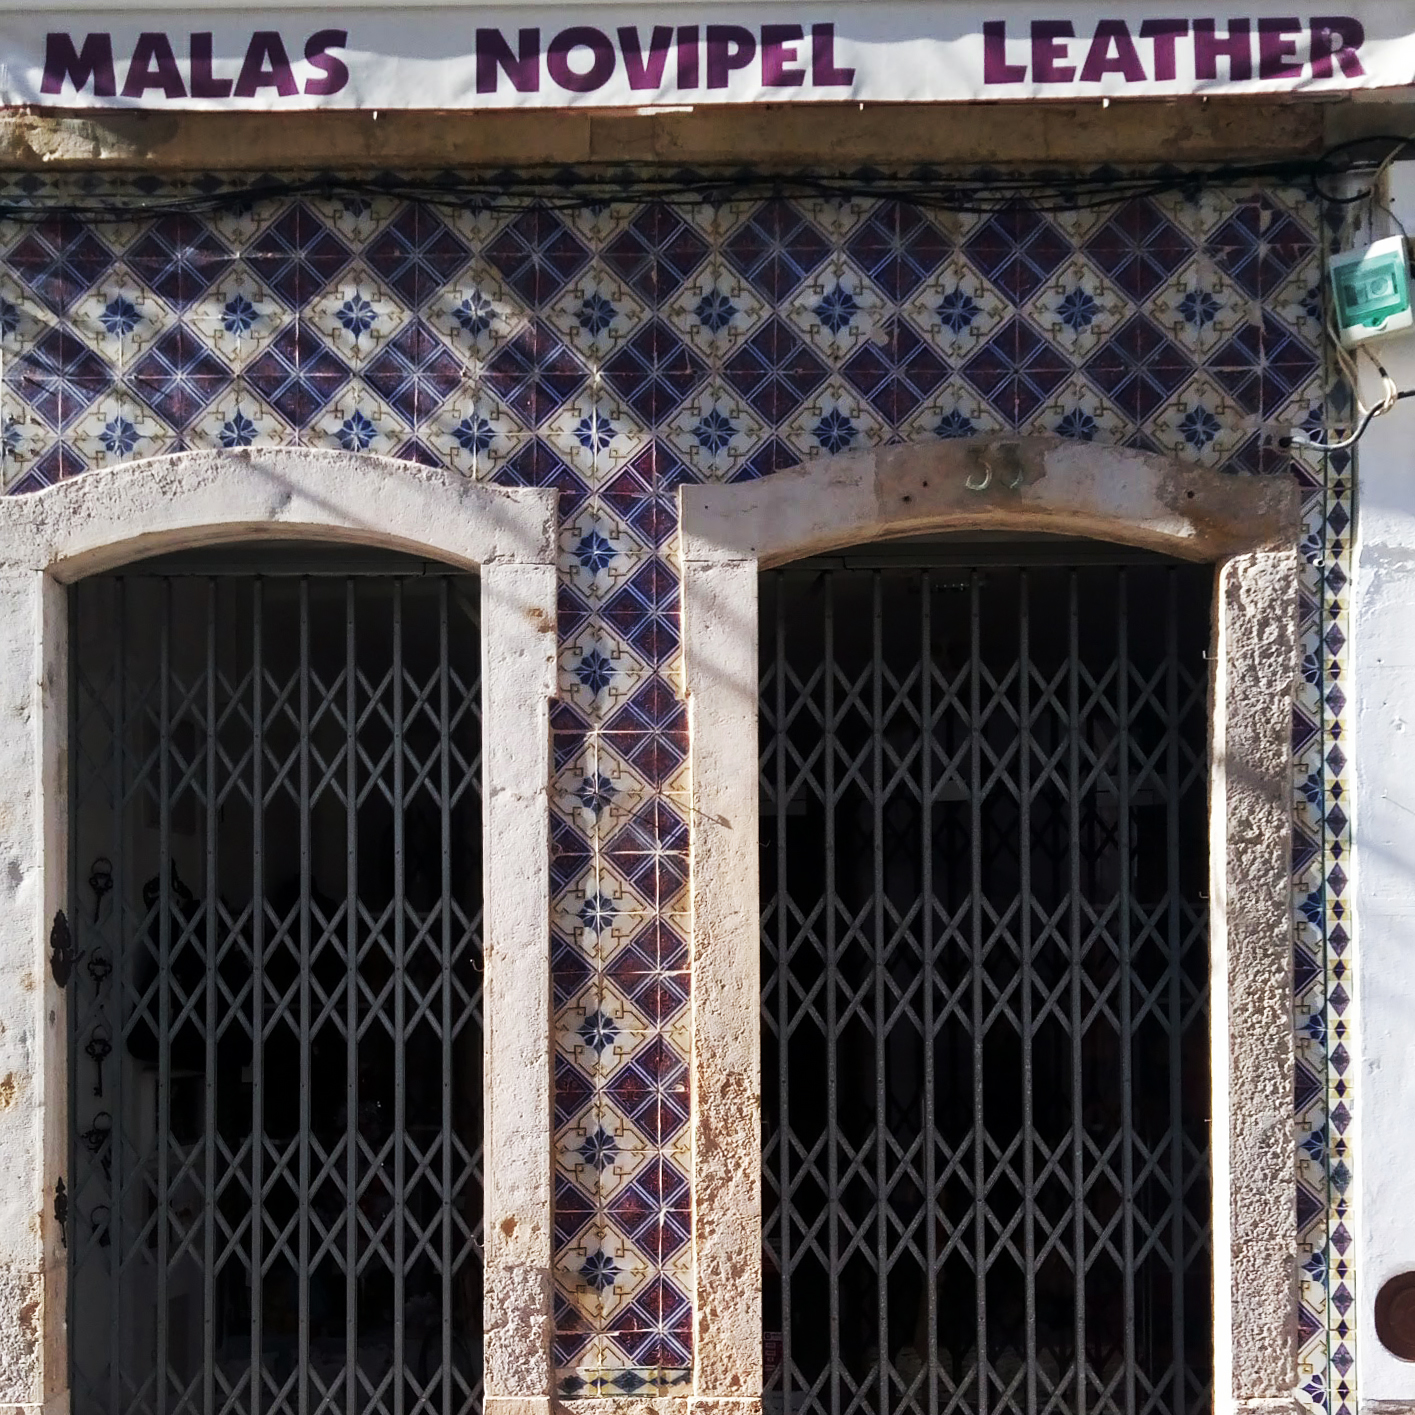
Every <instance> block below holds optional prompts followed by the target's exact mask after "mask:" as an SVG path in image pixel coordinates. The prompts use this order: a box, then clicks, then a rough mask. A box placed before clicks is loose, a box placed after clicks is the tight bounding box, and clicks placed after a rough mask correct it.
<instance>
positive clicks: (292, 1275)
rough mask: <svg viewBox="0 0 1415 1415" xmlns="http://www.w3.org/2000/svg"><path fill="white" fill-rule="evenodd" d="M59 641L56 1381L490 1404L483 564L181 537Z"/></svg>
mask: <svg viewBox="0 0 1415 1415" xmlns="http://www.w3.org/2000/svg"><path fill="white" fill-rule="evenodd" d="M70 637H71V652H72V663H71V685H72V686H71V693H72V697H71V711H72V720H71V728H70V743H71V748H72V750H71V760H72V770H71V792H72V809H71V832H72V834H71V861H72V878H71V883H70V891H69V896H70V911H69V912H70V914H71V916H72V917H73V920H74V927H75V933H76V938H75V947H76V949H77V951H78V953H79V957H80V963H79V966H78V967H77V969H76V970H75V973H74V977H73V980H72V981H71V983H70V985H69V988H68V996H69V1005H70V1009H71V1010H70V1016H69V1026H70V1032H69V1035H70V1039H71V1040H70V1047H69V1074H70V1107H71V1109H70V1117H71V1121H70V1125H71V1144H72V1154H71V1161H70V1171H69V1172H70V1174H71V1175H72V1176H73V1179H72V1197H71V1220H70V1238H69V1256H70V1264H71V1273H70V1325H69V1331H70V1367H71V1383H72V1387H71V1388H72V1395H73V1403H74V1408H75V1411H76V1412H77V1413H78V1415H98V1412H105V1415H111V1412H123V1415H129V1412H142V1413H143V1415H149V1413H150V1415H178V1412H182V1411H191V1412H193V1415H195V1412H203V1415H216V1412H223V1411H233V1412H234V1411H239V1412H247V1411H250V1412H256V1411H260V1412H277V1411H287V1412H290V1415H295V1412H299V1415H307V1412H313V1411H320V1410H328V1411H331V1412H348V1415H353V1412H373V1411H378V1412H388V1415H394V1412H397V1413H398V1415H402V1412H405V1411H407V1412H411V1411H414V1410H418V1409H427V1410H436V1411H438V1412H440V1415H460V1413H461V1412H466V1411H469V1410H473V1409H478V1408H479V1407H480V1402H481V1367H482V1357H481V1338H480V1333H481V1306H482V1295H481V1294H482V1267H481V1238H480V1234H481V1213H482V1191H481V1148H482V1025H481V942H480V935H481V893H482V883H481V881H482V870H481V802H480V743H481V724H480V676H481V675H480V661H481V644H480V634H479V629H478V584H477V580H476V578H475V577H472V576H467V575H463V574H459V573H454V572H452V571H450V570H448V569H446V567H441V566H435V565H428V564H425V563H423V562H419V561H416V560H413V559H411V558H409V557H395V556H389V555H368V554H360V553H352V552H345V551H332V550H329V549H324V550H320V549H317V548H312V547H296V548H291V547H284V548H281V549H279V550H276V549H273V548H272V549H271V550H269V551H266V552H260V553H254V552H251V551H249V550H244V551H241V552H234V551H231V552H220V553H207V554H203V555H200V556H197V555H191V556H180V557H169V558H167V559H165V560H160V561H149V562H146V563H142V564H138V565H135V566H132V567H130V568H129V569H127V570H125V571H123V572H121V573H118V574H113V575H106V576H103V577H101V578H94V579H90V580H85V581H82V582H80V583H79V584H77V585H75V586H74V588H73V591H72V598H71V636H70Z"/></svg>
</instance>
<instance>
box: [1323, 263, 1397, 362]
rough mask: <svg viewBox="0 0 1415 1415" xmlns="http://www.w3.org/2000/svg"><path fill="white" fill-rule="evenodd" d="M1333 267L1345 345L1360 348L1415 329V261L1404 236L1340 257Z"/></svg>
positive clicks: (1335, 307) (1335, 305) (1336, 312)
mask: <svg viewBox="0 0 1415 1415" xmlns="http://www.w3.org/2000/svg"><path fill="white" fill-rule="evenodd" d="M1328 270H1329V272H1330V274H1331V290H1332V301H1333V314H1334V315H1335V318H1336V331H1337V334H1338V335H1339V337H1340V339H1341V342H1342V345H1343V347H1345V348H1347V349H1354V348H1355V347H1356V346H1357V345H1358V344H1364V343H1366V342H1367V341H1369V340H1371V339H1384V338H1386V337H1387V336H1389V335H1391V334H1398V333H1399V332H1400V331H1401V330H1402V329H1409V328H1410V325H1411V318H1410V263H1409V260H1408V258H1407V256H1406V254H1405V237H1404V236H1388V237H1387V238H1386V239H1385V240H1384V241H1377V242H1376V243H1375V245H1373V246H1367V247H1366V249H1365V250H1362V251H1347V252H1346V253H1345V254H1343V255H1334V256H1332V258H1331V263H1330V265H1329V266H1328Z"/></svg>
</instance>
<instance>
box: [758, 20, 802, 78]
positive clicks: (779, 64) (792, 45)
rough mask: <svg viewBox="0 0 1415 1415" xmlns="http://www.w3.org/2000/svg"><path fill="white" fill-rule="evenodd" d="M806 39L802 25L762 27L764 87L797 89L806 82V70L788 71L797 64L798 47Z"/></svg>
mask: <svg viewBox="0 0 1415 1415" xmlns="http://www.w3.org/2000/svg"><path fill="white" fill-rule="evenodd" d="M805 37H806V32H805V30H803V29H802V28H801V26H800V25H763V26H762V85H763V87H765V88H795V87H796V85H797V84H803V83H805V81H806V71H805V70H804V69H788V68H787V67H786V66H787V65H788V64H794V63H795V62H796V46H797V45H798V44H800V43H801V41H802V40H803V39H805Z"/></svg>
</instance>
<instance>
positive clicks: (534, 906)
mask: <svg viewBox="0 0 1415 1415" xmlns="http://www.w3.org/2000/svg"><path fill="white" fill-rule="evenodd" d="M556 499H557V494H556V493H555V492H554V491H549V490H541V489H537V488H528V487H512V488H507V487H494V486H488V485H485V484H483V483H478V482H473V481H469V480H467V479H466V478H464V477H461V476H458V475H457V474H455V473H451V472H447V471H443V470H439V469H435V468H429V467H425V466H421V465H418V464H415V463H409V462H401V461H393V460H390V459H388V458H383V457H375V456H370V455H365V454H355V453H345V452H334V451H314V450H308V449H301V448H249V449H242V450H236V451H229V452H221V451H212V452H186V453H179V454H176V455H173V456H166V457H157V458H153V459H151V460H148V461H140V462H133V463H128V464H124V465H120V466H116V467H112V468H108V469H103V470H97V471H91V472H86V473H84V474H83V475H82V476H79V477H75V478H73V479H72V480H69V481H64V482H61V483H59V484H57V485H55V486H53V487H49V488H46V489H45V490H43V491H39V492H35V493H31V494H27V495H22V496H13V497H10V498H3V499H0V711H2V712H3V713H4V714H5V715H6V719H7V721H8V722H9V724H10V731H9V733H8V735H7V739H6V747H5V751H4V752H3V753H0V800H3V802H4V803H5V804H4V814H5V829H4V831H3V832H0V861H3V868H0V976H3V977H5V978H6V979H9V980H11V982H10V985H9V986H8V987H5V988H0V1072H3V1071H7V1070H8V1071H10V1072H11V1073H12V1074H13V1075H14V1076H16V1077H24V1078H25V1082H24V1085H23V1086H22V1087H21V1088H20V1089H19V1092H18V1094H17V1096H16V1098H15V1101H14V1103H13V1104H10V1105H8V1106H7V1107H5V1108H4V1110H3V1112H0V1156H3V1159H4V1163H5V1166H6V1172H7V1174H8V1176H9V1182H8V1184H7V1186H6V1194H5V1196H4V1199H3V1200H0V1208H4V1211H5V1213H6V1214H7V1215H8V1216H9V1221H6V1222H4V1223H0V1234H3V1236H0V1290H3V1291H5V1292H9V1293H15V1294H33V1296H34V1301H35V1303H36V1304H39V1305H41V1307H42V1311H43V1322H42V1327H43V1330H42V1331H40V1330H37V1329H36V1328H37V1327H38V1326H40V1325H41V1324H40V1323H36V1322H34V1321H33V1319H32V1313H33V1308H32V1307H30V1306H26V1302H27V1301H28V1300H29V1298H28V1296H26V1297H22V1298H21V1299H20V1300H18V1301H15V1302H11V1303H8V1304H7V1310H6V1311H5V1312H3V1313H0V1347H3V1348H4V1349H5V1350H6V1352H7V1353H9V1354H10V1356H11V1357H12V1371H11V1380H10V1388H11V1389H12V1390H15V1391H20V1390H29V1391H33V1392H34V1393H35V1394H34V1395H33V1400H34V1402H35V1403H42V1401H43V1399H44V1398H45V1396H50V1395H55V1394H59V1393H62V1392H63V1391H64V1390H65V1388H66V1386H67V1382H68V1353H67V1336H66V1332H65V1327H64V1313H65V1296H64V1294H65V1287H66V1274H67V1264H66V1257H65V1254H64V1251H63V1235H62V1233H61V1229H60V1225H59V1223H58V1221H57V1214H56V1209H55V1204H54V1181H55V1178H56V1176H60V1175H62V1174H63V1173H64V1171H65V1167H66V1158H65V1157H66V1154H67V1147H68V1133H67V1117H66V1095H67V1077H66V1072H67V1060H68V1056H67V1053H68V1044H67V1036H66V1026H65V1020H64V1019H65V1016H66V1009H65V1007H64V1003H63V994H62V993H61V992H60V990H59V988H58V985H57V984H56V982H55V980H54V978H53V977H52V975H51V972H50V968H49V959H48V953H49V938H50V932H51V927H52V924H53V921H54V920H55V918H56V915H57V914H58V912H59V911H60V910H69V911H71V910H72V909H73V907H75V902H74V901H69V900H68V899H67V897H66V895H67V888H68V878H67V876H68V867H67V859H66V856H67V854H68V828H67V813H68V801H67V790H66V778H67V753H68V746H69V744H68V731H69V722H68V628H69V624H68V604H67V586H68V584H70V583H72V582H74V581H76V580H79V579H82V578H83V577H84V576H87V575H92V574H97V573H101V572H103V571H106V570H110V569H113V568H116V567H118V566H120V565H123V564H127V563H130V562H132V561H134V560H139V559H143V558H146V557H148V556H152V555H157V554H161V553H166V552H172V551H179V550H190V549H194V548H201V547H205V546H217V545H229V544H232V543H238V542H251V541H257V540H259V541H265V542H269V541H271V540H277V541H278V540H284V541H292V540H301V541H318V542H325V543H332V544H346V545H361V546H370V547H379V548H384V549H389V550H398V551H404V552H409V553H413V554H417V555H421V556H423V557H425V558H429V559H436V560H440V561H443V562H446V563H449V564H451V565H453V566H458V567H464V568H467V569H472V570H475V571H476V572H477V574H478V575H479V577H480V580H481V600H482V616H481V617H482V658H483V675H482V713H483V721H484V722H485V723H486V724H487V726H486V732H485V740H484V746H483V755H482V763H483V764H482V771H483V796H484V801H485V807H484V814H483V829H484V831H485V832H486V835H487V838H488V839H490V840H495V842H496V848H495V849H494V850H492V849H488V850H486V851H484V858H485V866H484V880H483V894H484V909H483V940H484V952H485V958H486V969H487V971H486V977H485V982H484V998H483V1008H484V1027H485V1037H486V1046H487V1054H488V1055H495V1056H496V1058H497V1070H496V1083H495V1085H494V1086H489V1087H488V1096H487V1106H486V1135H485V1147H486V1150H485V1153H486V1161H485V1165H486V1183H485V1188H484V1214H485V1226H486V1240H485V1242H486V1248H485V1267H486V1282H485V1304H486V1310H487V1319H486V1324H485V1325H486V1331H487V1333H488V1338H487V1354H486V1390H487V1393H488V1395H490V1396H493V1397H496V1396H507V1395H511V1396H516V1397H527V1396H531V1397H534V1396H541V1397H545V1396H548V1393H549V1386H550V1379H551V1376H550V1361H549V1355H550V1319H551V1313H550V1266H551V1234H552V1231H553V1230H552V1223H551V1192H552V1190H551V1153H552V1145H551V1117H552V1108H551V1088H550V1042H551V1026H550V946H549V901H550V875H549V849H548V796H549V783H550V727H549V711H550V709H549V703H550V699H551V697H552V696H553V694H554V690H555V621H556V583H555V555H556ZM39 1134H43V1136H44V1143H43V1145H42V1146H41V1145H36V1144H34V1143H33V1141H34V1137H35V1136H37V1135H39ZM6 1206H8V1207H6ZM36 1214H38V1215H40V1216H42V1220H43V1221H42V1223H36V1222H35V1221H34V1216H35V1215H36ZM527 1274H531V1275H533V1276H532V1279H531V1281H529V1282H528V1280H527ZM512 1314H514V1319H513V1316H512Z"/></svg>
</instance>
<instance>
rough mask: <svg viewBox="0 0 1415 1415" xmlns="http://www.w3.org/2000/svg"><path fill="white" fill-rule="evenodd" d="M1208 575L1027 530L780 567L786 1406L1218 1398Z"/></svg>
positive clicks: (769, 1019)
mask: <svg viewBox="0 0 1415 1415" xmlns="http://www.w3.org/2000/svg"><path fill="white" fill-rule="evenodd" d="M1211 591H1212V575H1211V573H1210V572H1209V571H1208V570H1207V568H1206V567H1203V566H1195V565H1193V564H1186V563H1183V562H1179V561H1174V560H1172V559H1168V558H1166V557H1161V556H1158V555H1153V554H1146V553H1145V552H1141V551H1135V550H1132V549H1127V548H1125V547H1120V546H1115V545H1108V544H1104V543H1100V542H1095V541H1085V540H1072V539H1067V538H1064V537H1051V536H1045V535H1041V536H1032V537H1025V538H1018V537H1007V538H991V537H985V538H979V537H977V536H976V535H975V536H969V535H966V534H964V535H959V536H945V537H937V538H932V539H924V540H914V541H897V542H885V543H882V544H876V545H867V546H862V547H858V548H855V549H848V550H844V551H838V552H831V553H828V554H825V555H821V556H815V557H809V558H806V559H804V560H800V561H796V562H793V563H791V564H789V565H787V566H785V567H782V568H778V569H772V570H767V571H764V572H763V574H762V584H761V600H760V605H761V631H760V637H759V641H760V665H761V674H760V708H759V716H760V733H761V800H762V805H761V881H762V883H761V911H762V1082H763V1091H762V1115H763V1125H762V1129H763V1135H762V1148H763V1183H764V1210H765V1216H764V1264H765V1274H764V1293H763V1306H764V1311H763V1326H764V1331H765V1354H764V1364H765V1369H764V1371H763V1378H764V1383H765V1404H766V1407H767V1409H768V1410H769V1411H785V1410H790V1411H792V1412H794V1413H795V1415H801V1412H819V1413H820V1415H838V1413H839V1412H843V1411H845V1410H850V1409H865V1410H871V1411H879V1412H885V1411H889V1412H894V1411H918V1412H925V1411H934V1410H949V1409H957V1410H961V1411H967V1412H974V1411H1014V1412H1018V1415H1036V1412H1039V1411H1044V1410H1058V1411H1089V1410H1098V1409H1099V1410H1113V1411H1125V1412H1130V1411H1140V1410H1157V1411H1166V1412H1171V1415H1184V1413H1185V1412H1197V1411H1200V1410H1204V1409H1207V1408H1208V1407H1209V1405H1210V1402H1211V1400H1212V1389H1211V1373H1212V1355H1211V1348H1212V1330H1211V1284H1212V1271H1211V1263H1210V1233H1211V1224H1210V1202H1209V1173H1208V1148H1209V1146H1208V1125H1209V1122H1210V1110H1209V1084H1208V1047H1209V1018H1208V970H1209V948H1208V930H1207V922H1208V904H1207V887H1208V850H1207V835H1208V801H1207V796H1208V764H1207V751H1206V748H1207V700H1208V667H1207V664H1206V662H1205V651H1206V649H1207V646H1208V642H1209V626H1210V598H1211Z"/></svg>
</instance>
